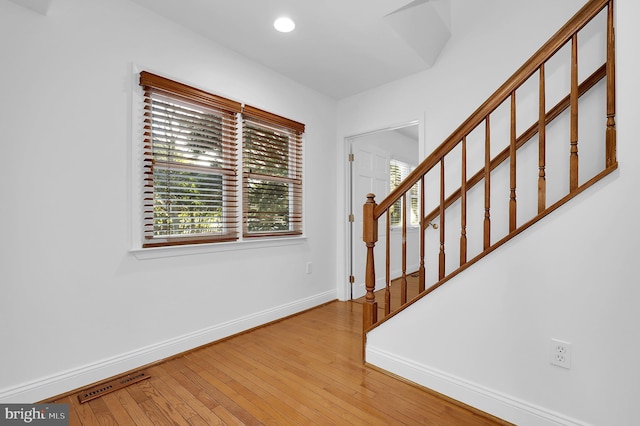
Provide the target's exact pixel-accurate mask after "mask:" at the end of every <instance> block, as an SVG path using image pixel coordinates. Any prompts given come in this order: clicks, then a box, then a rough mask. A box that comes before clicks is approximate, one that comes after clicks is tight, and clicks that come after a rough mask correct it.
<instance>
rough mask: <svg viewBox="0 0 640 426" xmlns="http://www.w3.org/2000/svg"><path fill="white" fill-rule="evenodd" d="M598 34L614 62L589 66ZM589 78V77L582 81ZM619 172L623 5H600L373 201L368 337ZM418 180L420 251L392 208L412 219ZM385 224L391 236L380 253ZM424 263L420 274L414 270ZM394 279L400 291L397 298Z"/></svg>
mask: <svg viewBox="0 0 640 426" xmlns="http://www.w3.org/2000/svg"><path fill="white" fill-rule="evenodd" d="M594 34H595V35H594ZM598 37H600V38H601V39H602V43H601V45H602V48H601V49H600V50H601V51H602V52H601V54H602V57H603V60H604V63H603V64H602V65H599V66H598V65H596V66H595V67H593V66H592V67H591V69H589V65H582V63H581V62H580V61H579V58H578V53H579V52H580V53H581V54H582V53H583V51H585V52H584V53H585V55H584V56H585V57H589V58H593V57H594V56H596V57H597V56H598V53H597V52H598V49H597V48H596V49H595V50H594V51H588V50H587V49H589V46H590V44H589V43H586V42H585V43H580V42H579V41H582V40H583V38H584V39H588V41H592V40H593V39H597V38H598ZM597 63H602V62H597ZM579 65H580V67H579ZM579 71H580V73H579ZM580 74H585V75H587V77H586V78H584V79H582V80H580V78H579V76H580ZM558 76H560V77H558ZM563 76H564V77H563ZM563 79H564V80H566V82H565V83H564V86H566V88H565V87H563V81H564V80H563ZM567 92H568V94H566V93H567ZM558 93H561V94H560V96H558ZM564 94H566V96H565V95H564ZM531 100H533V102H531ZM532 105H533V106H532ZM548 105H551V107H549V106H548ZM594 105H595V107H594ZM594 110H595V111H594ZM520 129H524V130H520ZM536 142H537V144H536ZM536 145H537V149H535V148H536ZM583 152H584V154H585V155H584V157H585V159H584V160H583V158H582V157H583V155H582V154H583ZM579 153H580V156H579V155H578V154H579ZM594 153H595V154H594ZM594 158H595V159H594ZM445 164H446V166H445ZM617 167H618V163H617V160H616V129H615V35H614V14H613V0H589V1H588V2H587V4H586V5H585V6H584V7H583V8H582V9H580V10H579V11H578V12H577V13H576V15H574V16H573V17H572V18H571V19H570V20H569V21H568V22H567V23H566V24H565V25H564V26H563V27H562V28H561V29H560V30H559V31H558V32H557V33H556V34H554V35H553V36H552V37H551V38H550V39H549V41H548V42H547V43H545V44H544V45H543V46H542V47H541V48H540V49H539V50H538V51H537V52H536V53H535V54H534V55H533V56H532V57H531V58H530V59H529V60H528V61H527V62H525V64H524V65H522V67H520V69H518V70H517V71H516V72H515V73H514V74H513V75H512V76H511V77H510V78H509V79H508V80H507V81H506V82H505V83H504V84H503V85H502V86H501V87H500V88H499V89H498V90H496V91H495V92H494V93H493V95H492V96H491V97H489V99H488V100H487V101H485V102H484V103H483V104H482V105H481V106H480V107H479V108H478V109H477V110H476V111H475V112H474V113H473V114H471V116H470V117H469V118H468V119H467V120H465V121H464V122H463V123H462V124H461V125H460V126H459V127H458V128H457V129H456V130H455V131H454V132H453V133H452V134H451V135H450V136H449V137H448V138H447V139H446V140H445V141H444V142H443V143H442V144H441V145H440V146H438V147H437V148H436V149H435V150H434V151H433V152H432V153H431V154H430V155H429V156H428V157H426V158H425V159H424V161H423V162H422V163H421V164H419V165H418V166H417V167H416V169H415V170H414V171H413V172H412V173H411V174H410V175H409V176H408V177H407V178H406V179H405V180H404V181H403V182H402V183H401V184H400V185H399V186H398V187H397V188H396V189H395V190H394V191H392V192H391V193H390V194H389V195H388V196H387V197H386V198H385V199H384V200H382V201H380V202H379V203H377V202H376V200H375V195H374V194H368V196H367V202H366V203H365V204H364V206H363V220H364V225H363V240H364V242H365V244H366V247H367V261H366V274H365V284H366V295H365V297H364V302H363V304H364V306H363V328H364V334H365V337H366V333H367V332H368V331H370V330H372V329H373V328H375V327H376V326H378V325H379V324H381V323H382V322H384V321H387V320H389V319H390V318H392V317H393V316H394V315H396V314H398V313H399V312H401V311H402V310H403V309H405V308H406V307H407V306H409V305H411V304H412V303H415V302H416V301H417V300H419V299H421V298H422V297H424V296H426V295H427V294H429V293H430V292H432V291H433V290H435V289H436V288H438V287H439V286H441V285H443V284H444V283H445V282H447V281H448V280H449V279H451V278H452V277H454V276H456V275H457V274H459V273H461V272H462V271H464V270H465V269H467V268H468V267H469V266H471V265H472V264H474V263H476V262H478V261H479V260H481V259H482V258H483V257H485V256H486V255H488V254H489V253H491V252H492V251H493V250H495V249H496V248H498V247H500V246H501V245H503V244H504V243H506V242H507V241H509V240H510V239H512V238H514V237H515V236H516V235H518V234H519V233H521V232H522V231H524V230H525V229H527V228H529V227H530V226H532V225H533V224H534V223H536V222H538V221H540V220H541V219H542V218H544V217H545V216H547V215H548V214H549V213H551V212H553V211H554V210H556V209H558V208H559V207H561V206H562V205H563V204H565V203H567V202H568V201H569V200H571V199H572V198H574V197H575V196H577V195H578V194H580V193H581V192H582V191H584V190H586V189H587V188H589V187H590V186H592V185H593V184H594V183H596V182H597V181H599V180H600V179H602V178H603V177H605V176H606V175H608V174H609V173H611V172H612V171H614V170H615V169H616V168H617ZM478 169H479V170H478ZM469 170H471V171H473V170H478V171H477V172H475V173H473V174H471V173H469ZM452 182H456V183H454V184H452ZM527 183H528V184H527ZM415 185H418V191H417V192H418V199H417V203H418V205H419V211H420V217H421V218H422V220H421V224H420V233H419V234H420V237H419V241H418V246H417V247H410V246H408V244H407V238H406V235H407V220H408V216H409V214H403V215H402V242H401V245H400V247H391V244H390V240H389V237H388V236H389V234H390V232H389V231H390V227H391V225H390V216H389V210H390V208H391V207H392V206H393V205H394V204H396V203H397V202H398V201H401V202H402V211H404V212H408V211H409V209H410V204H411V194H410V191H411V189H412V188H415ZM548 185H549V187H548ZM500 190H503V191H502V193H501V192H500ZM414 193H415V190H414ZM503 195H504V196H503ZM414 198H415V197H414ZM415 201H416V200H414V202H415ZM452 222H453V223H455V225H452ZM382 227H386V232H380V233H381V234H384V235H386V236H387V237H386V241H383V242H381V244H378V246H376V244H377V243H378V234H379V231H380V230H382V229H384V228H382ZM375 253H377V254H378V256H380V255H383V256H384V261H385V262H386V267H385V270H386V274H385V275H386V276H385V288H384V289H376V288H375V283H376V263H375V259H374V257H375ZM415 257H417V258H418V263H419V269H418V271H407V270H406V265H407V260H408V259H409V258H410V260H412V261H413V260H414V259H415ZM392 258H394V259H401V264H402V276H401V277H394V278H392V277H390V273H389V271H390V268H389V264H390V261H391V259H392ZM411 274H414V275H415V274H417V277H418V278H417V279H418V291H417V295H416V296H414V297H413V298H411V299H409V297H408V292H407V277H408V276H409V275H411ZM392 282H394V286H398V285H399V287H400V288H399V290H398V289H397V288H396V287H394V291H393V292H392V291H391V284H392ZM380 290H382V293H383V294H384V300H382V301H378V300H377V298H376V292H380ZM392 294H393V295H394V296H393V297H394V298H395V299H399V300H392ZM379 303H380V304H381V305H383V309H382V310H381V313H382V314H381V315H380V316H379V315H378V304H379ZM392 306H393V309H392ZM365 340H366V339H365Z"/></svg>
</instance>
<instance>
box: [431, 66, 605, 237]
mask: <svg viewBox="0 0 640 426" xmlns="http://www.w3.org/2000/svg"><path fill="white" fill-rule="evenodd" d="M606 76H607V65H606V64H604V65H602V66H601V67H600V68H598V69H597V70H596V71H594V73H593V74H591V75H590V76H589V77H588V78H587V79H586V80H585V81H583V82H582V84H580V86H579V87H578V97H581V96H582V95H584V94H585V93H587V92H588V91H589V90H590V89H592V88H593V87H594V86H595V85H596V84H597V83H598V82H599V81H600V80H602V79H603V78H605V77H606ZM569 105H570V95H567V96H565V97H564V98H563V99H562V100H561V101H560V102H558V103H557V104H556V105H555V106H554V107H553V108H551V109H550V110H549V112H547V113H546V115H545V120H544V124H549V123H551V122H552V121H553V120H555V119H556V118H557V117H558V116H559V115H560V114H562V113H563V112H564V111H566V110H567V108H569ZM539 125H540V122H539V121H538V122H536V123H534V124H533V125H532V126H531V127H529V128H528V129H527V130H525V131H524V132H523V133H522V134H521V135H520V136H518V139H517V140H516V148H517V149H520V147H522V146H523V145H524V144H525V143H527V142H529V140H531V138H533V137H534V136H535V135H536V134H538V131H539V127H540V126H539ZM507 158H509V148H508V147H507V148H505V149H504V150H502V151H501V152H500V153H499V154H498V155H496V156H495V158H494V159H493V160H491V162H490V164H491V166H490V167H489V171H492V170H494V169H495V168H496V167H498V166H499V165H500V164H502V163H503V162H504V161H505V160H506V159H507ZM484 177H485V168H484V167H483V168H482V169H480V171H478V172H477V173H476V174H474V175H473V176H472V177H471V178H470V179H469V180H468V181H467V189H471V188H473V187H474V186H475V185H476V184H478V183H480V182H481V181H482V179H484ZM460 197H461V189H460V188H459V189H457V190H455V191H454V192H453V193H452V194H451V195H449V196H448V197H447V199H446V200H445V208H447V207H450V206H451V205H452V204H453V203H455V202H456V201H458V199H460ZM439 213H440V207H437V208H436V209H434V210H432V211H431V212H430V213H429V214H427V215H426V216H425V218H424V221H423V224H424V226H423V228H426V227H427V224H428V223H429V222H431V221H432V220H433V219H435V218H436V217H437V216H438V214H439Z"/></svg>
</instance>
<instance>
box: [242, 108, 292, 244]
mask: <svg viewBox="0 0 640 426" xmlns="http://www.w3.org/2000/svg"><path fill="white" fill-rule="evenodd" d="M242 117H243V150H242V156H243V210H244V211H243V231H244V232H243V235H244V236H245V237H260V236H277V235H300V234H302V134H303V133H304V124H301V123H298V122H295V121H293V120H289V119H286V118H284V117H280V116H277V115H274V114H271V113H268V112H266V111H262V110H260V109H258V108H254V107H251V106H248V105H245V106H244V109H243V114H242Z"/></svg>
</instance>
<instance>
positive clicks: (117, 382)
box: [78, 371, 151, 403]
mask: <svg viewBox="0 0 640 426" xmlns="http://www.w3.org/2000/svg"><path fill="white" fill-rule="evenodd" d="M149 377H151V376H149V374H148V373H147V372H146V371H137V372H135V373H131V374H127V375H126V376H122V377H118V378H116V379H113V380H110V381H108V382H106V383H102V384H101V385H98V386H94V387H92V388H89V389H85V390H83V391H82V392H80V394H79V395H78V400H79V401H80V403H85V402H87V401H91V400H92V399H96V398H100V397H101V396H103V395H106V394H108V393H111V392H114V391H117V390H118V389H122V388H124V387H127V386H129V385H132V384H134V383H137V382H140V381H142V380H145V379H148V378H149Z"/></svg>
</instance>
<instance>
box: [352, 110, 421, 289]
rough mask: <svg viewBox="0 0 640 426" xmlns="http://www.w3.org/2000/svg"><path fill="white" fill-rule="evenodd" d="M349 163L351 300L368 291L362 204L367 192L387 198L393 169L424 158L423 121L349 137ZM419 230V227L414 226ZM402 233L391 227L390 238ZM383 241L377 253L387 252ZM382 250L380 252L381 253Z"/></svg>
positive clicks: (379, 282) (380, 273)
mask: <svg viewBox="0 0 640 426" xmlns="http://www.w3.org/2000/svg"><path fill="white" fill-rule="evenodd" d="M346 142H347V149H348V159H349V167H348V172H347V182H346V185H347V188H348V201H347V209H348V210H349V211H348V218H349V223H348V230H347V239H348V241H347V247H348V249H347V256H348V259H347V272H348V274H349V280H348V285H349V288H348V291H347V295H348V296H349V297H350V299H351V300H353V299H357V298H359V297H362V296H363V295H364V294H365V293H366V290H365V284H364V277H365V262H366V246H365V244H364V242H363V241H362V205H363V204H364V203H365V202H366V200H367V198H366V196H367V194H369V193H372V194H375V200H376V202H380V201H381V200H383V199H384V198H385V197H386V196H387V194H388V193H389V192H390V190H391V187H392V185H393V178H392V176H391V175H392V170H394V169H395V167H396V166H395V165H397V164H403V165H406V167H408V168H411V167H415V166H417V165H418V163H419V162H420V158H421V149H420V125H419V122H418V121H412V122H408V123H405V124H402V125H398V126H393V127H388V128H385V129H381V130H377V131H373V132H369V133H364V134H360V135H355V136H351V137H348V138H346ZM410 232H411V233H415V234H416V235H417V234H418V229H417V227H416V228H415V229H411V230H410ZM385 234H386V227H384V226H381V227H380V228H379V232H378V239H379V241H383V240H384V239H385V238H386V235H385ZM400 237H401V233H400V232H397V230H396V229H394V227H392V228H391V232H390V238H391V239H395V238H400ZM382 250H384V248H381V245H380V244H378V245H377V246H376V250H375V255H376V256H377V257H378V258H380V256H383V255H384V252H383V251H382ZM378 251H380V254H379V253H378ZM378 268H379V269H380V270H376V289H379V288H382V287H384V281H385V280H384V277H385V271H384V263H383V262H378V263H377V266H376V269H378Z"/></svg>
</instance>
